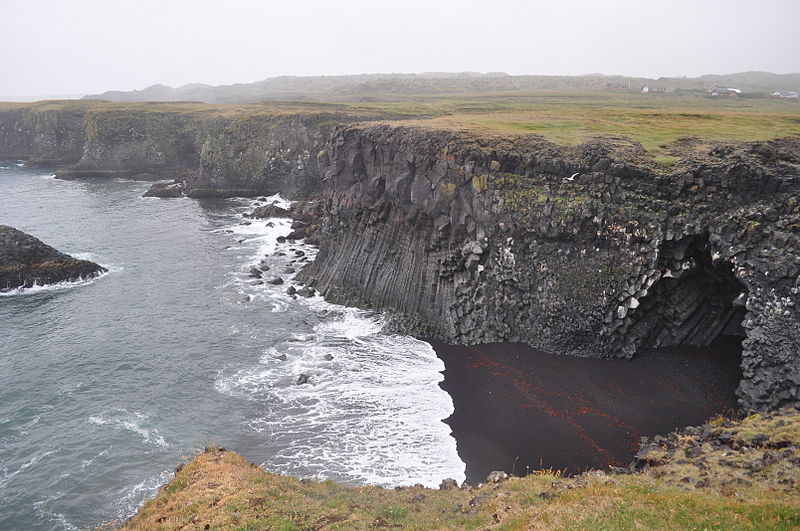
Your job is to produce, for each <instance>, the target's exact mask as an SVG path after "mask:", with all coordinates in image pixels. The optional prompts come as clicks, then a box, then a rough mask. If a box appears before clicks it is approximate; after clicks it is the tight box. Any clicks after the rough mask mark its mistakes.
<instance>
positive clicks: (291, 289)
mask: <svg viewBox="0 0 800 531" xmlns="http://www.w3.org/2000/svg"><path fill="white" fill-rule="evenodd" d="M295 293H297V289H295V287H294V286H289V287H288V288H286V294H287V295H294V294H295Z"/></svg>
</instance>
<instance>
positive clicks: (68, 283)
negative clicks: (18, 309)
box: [0, 269, 112, 297]
mask: <svg viewBox="0 0 800 531" xmlns="http://www.w3.org/2000/svg"><path fill="white" fill-rule="evenodd" d="M110 272H112V270H111V269H108V270H107V271H104V272H101V273H98V274H96V275H92V276H90V277H87V278H83V277H80V278H78V279H77V280H62V281H61V282H55V283H53V284H38V283H37V284H34V285H33V286H31V287H29V288H13V289H10V290H0V297H13V296H17V295H33V294H36V293H42V292H51V291H52V292H58V291H64V290H68V289H72V288H77V287H81V286H88V285H90V284H94V283H95V282H96V281H97V280H99V279H101V278H103V277H105V276H106V275H108V274H109V273H110Z"/></svg>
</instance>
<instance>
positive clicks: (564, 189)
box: [304, 126, 800, 408]
mask: <svg viewBox="0 0 800 531" xmlns="http://www.w3.org/2000/svg"><path fill="white" fill-rule="evenodd" d="M685 147H686V152H687V154H689V155H687V158H686V160H685V161H684V162H682V163H681V165H680V166H679V167H678V168H676V169H673V170H670V171H666V170H664V169H662V168H660V167H659V165H658V164H657V163H656V162H655V161H654V160H653V159H652V157H651V156H650V155H649V154H648V153H646V152H645V151H644V150H643V149H642V148H641V147H640V146H639V145H638V144H635V143H632V142H630V141H626V140H623V139H598V140H595V141H592V142H590V143H587V144H585V145H581V146H578V147H576V148H569V149H568V148H564V147H559V146H556V145H553V144H550V143H548V142H545V141H543V140H541V139H540V138H537V137H519V138H514V139H505V140H498V139H492V140H482V139H480V138H475V137H472V136H469V135H461V134H455V133H451V132H442V131H430V130H424V129H412V128H407V127H399V126H348V127H342V128H340V129H338V130H337V131H336V132H335V134H334V135H333V138H332V141H331V142H330V144H329V146H328V148H327V150H326V151H325V152H323V153H321V154H320V157H319V159H320V160H319V163H320V166H321V168H322V169H323V171H324V177H323V178H324V180H325V181H326V189H327V191H326V208H327V217H326V219H325V224H324V234H323V237H322V238H321V242H322V243H321V249H320V253H319V255H318V257H317V260H316V261H315V262H314V264H312V265H311V266H310V267H309V268H307V270H306V271H305V272H304V275H305V276H306V277H307V279H308V281H309V282H310V283H312V284H314V285H316V286H317V287H318V288H319V289H320V290H321V291H322V292H323V293H325V294H326V296H327V297H329V298H331V299H333V300H335V301H340V302H350V303H355V304H367V305H371V306H373V307H376V308H381V309H392V310H395V311H398V312H400V313H402V314H405V315H406V316H408V317H409V319H410V320H411V321H415V324H414V326H415V327H416V329H417V330H427V331H432V333H435V334H437V335H439V336H441V337H444V338H447V339H450V340H454V341H459V342H467V343H478V342H490V341H522V342H525V343H528V344H530V345H533V346H535V347H538V348H541V349H543V350H547V351H551V352H557V353H562V354H573V355H581V356H601V357H631V356H633V355H634V354H635V353H636V352H637V351H639V350H641V349H643V348H647V347H656V346H669V345H707V344H708V343H709V342H710V341H712V340H713V339H714V338H715V337H716V336H717V335H719V334H720V333H722V332H726V333H734V334H741V335H742V336H746V339H745V340H744V352H743V360H742V368H743V374H744V379H743V381H742V383H741V385H740V387H739V390H738V393H739V396H740V398H741V400H742V403H743V405H744V406H746V407H756V408H758V407H766V406H775V405H778V404H783V403H794V404H800V396H798V392H799V391H800V363H798V362H800V312H798V308H797V303H798V300H799V299H800V278H798V272H799V271H800V209H798V192H800V179H799V178H798V167H799V164H798V163H800V142H798V140H796V139H795V140H785V141H775V142H771V143H753V144H745V145H740V146H735V147H731V146H727V147H726V146H717V147H716V148H710V147H706V148H703V149H700V148H699V147H698V146H688V145H687V146H685ZM695 151H696V153H695ZM691 153H695V154H694V155H691Z"/></svg>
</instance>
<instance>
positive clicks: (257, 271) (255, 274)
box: [250, 267, 264, 278]
mask: <svg viewBox="0 0 800 531" xmlns="http://www.w3.org/2000/svg"><path fill="white" fill-rule="evenodd" d="M263 275H264V273H263V272H262V271H261V270H260V269H259V268H257V267H251V268H250V276H251V277H253V278H261V277H262V276H263Z"/></svg>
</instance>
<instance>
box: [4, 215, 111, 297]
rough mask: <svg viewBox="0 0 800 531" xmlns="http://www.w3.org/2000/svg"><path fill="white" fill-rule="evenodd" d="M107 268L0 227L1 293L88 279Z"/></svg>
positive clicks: (21, 233)
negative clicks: (37, 285)
mask: <svg viewBox="0 0 800 531" xmlns="http://www.w3.org/2000/svg"><path fill="white" fill-rule="evenodd" d="M105 271H106V269H105V268H103V267H101V266H99V265H97V264H95V263H94V262H89V261H88V260H77V259H75V258H72V257H71V256H69V255H67V254H64V253H62V252H59V251H57V250H56V249H54V248H52V247H50V246H49V245H46V244H44V243H42V242H41V241H39V240H37V239H36V238H34V237H33V236H30V235H28V234H25V233H24V232H22V231H18V230H17V229H15V228H13V227H8V226H6V225H0V291H7V290H10V289H14V288H20V287H23V288H29V287H31V286H33V285H35V284H39V285H42V284H53V283H55V282H61V281H65V280H78V279H81V278H89V277H92V276H95V275H98V274H100V273H103V272H105Z"/></svg>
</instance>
